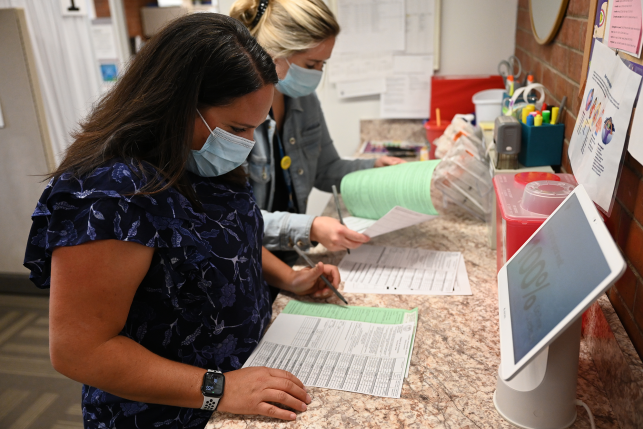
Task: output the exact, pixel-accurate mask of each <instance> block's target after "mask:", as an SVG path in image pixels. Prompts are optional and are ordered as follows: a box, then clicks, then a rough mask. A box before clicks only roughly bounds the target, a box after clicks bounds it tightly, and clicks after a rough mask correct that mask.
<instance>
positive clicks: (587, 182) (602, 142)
mask: <svg viewBox="0 0 643 429" xmlns="http://www.w3.org/2000/svg"><path fill="white" fill-rule="evenodd" d="M640 83H641V76H640V75H639V74H636V73H634V72H633V71H631V70H630V69H629V68H628V67H627V66H626V65H625V64H623V62H622V61H621V59H620V58H619V57H618V56H617V55H615V54H614V51H612V50H611V49H610V48H608V47H607V46H605V45H604V44H602V43H600V42H597V43H594V52H593V54H592V61H591V65H590V68H589V73H588V75H587V83H586V85H585V93H584V94H583V99H582V101H581V106H580V111H579V112H578V116H577V119H576V126H575V127H574V131H573V133H572V138H571V141H570V143H569V150H568V154H569V159H570V161H571V165H572V169H573V170H574V176H575V177H576V180H577V181H578V183H579V184H582V185H584V186H585V189H586V190H587V193H588V194H589V196H590V197H591V198H592V200H593V201H594V202H595V203H596V204H598V206H599V207H600V208H601V209H602V210H603V211H604V212H606V213H610V211H611V205H612V202H613V197H614V192H615V188H616V181H617V179H618V173H619V167H620V161H621V156H622V155H623V148H624V146H625V138H626V137H627V129H628V128H629V125H630V117H631V115H632V106H633V105H634V99H635V98H636V94H637V92H638V89H639V84H640Z"/></svg>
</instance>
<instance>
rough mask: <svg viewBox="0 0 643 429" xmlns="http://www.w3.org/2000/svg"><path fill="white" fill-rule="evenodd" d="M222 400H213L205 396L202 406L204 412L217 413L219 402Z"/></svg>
mask: <svg viewBox="0 0 643 429" xmlns="http://www.w3.org/2000/svg"><path fill="white" fill-rule="evenodd" d="M220 399H221V398H211V397H209V396H205V395H204V396H203V405H201V409H202V410H206V411H215V410H216V409H217V407H218V406H219V400H220Z"/></svg>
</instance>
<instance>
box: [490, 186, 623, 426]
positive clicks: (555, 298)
mask: <svg viewBox="0 0 643 429" xmlns="http://www.w3.org/2000/svg"><path fill="white" fill-rule="evenodd" d="M624 271H625V261H624V260H623V258H622V256H621V253H620V251H619V250H618V248H617V247H616V244H615V243H614V240H613V239H612V237H611V236H610V234H609V231H608V230H607V228H606V227H605V225H604V223H603V221H602V218H601V216H600V215H599V213H598V211H597V210H596V207H595V205H594V203H593V202H592V200H591V198H590V197H589V196H588V195H587V192H586V191H585V188H584V187H583V186H582V185H580V186H578V187H577V188H576V189H574V191H573V192H572V193H571V194H570V195H569V196H568V197H567V199H565V201H563V202H562V203H561V204H560V206H559V207H558V208H557V209H556V211H554V212H553V213H552V214H551V216H550V217H549V218H548V219H547V220H546V221H545V222H544V223H543V224H542V225H541V227H540V228H539V229H538V230H537V231H536V232H535V233H534V235H532V236H531V238H530V239H529V240H528V241H527V242H526V243H525V244H524V245H523V246H522V247H521V248H520V249H519V250H518V251H517V252H516V254H515V255H514V256H513V257H512V258H511V259H510V260H509V261H507V263H506V264H505V265H504V266H503V267H502V269H501V270H500V271H499V272H498V306H499V312H500V355H501V362H500V368H499V369H498V383H497V387H496V392H495V393H494V405H495V406H496V409H497V410H498V412H499V413H500V415H501V416H502V417H503V418H505V419H506V420H507V421H509V422H510V423H512V424H514V425H516V426H518V427H523V428H530V429H532V428H533V429H536V428H566V427H568V426H570V425H571V424H572V423H573V422H574V420H575V419H576V405H575V400H576V382H577V376H578V353H579V349H580V334H581V332H580V331H581V316H582V314H583V312H584V311H585V310H586V309H587V308H589V307H590V305H592V303H594V301H596V300H597V299H598V298H599V296H600V294H602V293H604V292H605V291H606V290H607V289H608V288H609V287H610V286H611V285H612V284H613V283H614V282H615V281H616V280H617V279H618V278H619V277H620V276H621V275H622V274H623V272H624Z"/></svg>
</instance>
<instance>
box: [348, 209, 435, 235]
mask: <svg viewBox="0 0 643 429" xmlns="http://www.w3.org/2000/svg"><path fill="white" fill-rule="evenodd" d="M436 217H438V216H432V215H426V214H424V213H418V212H416V211H413V210H409V209H405V208H404V207H400V206H395V207H393V208H392V209H391V210H390V211H389V212H388V213H386V214H385V215H384V216H382V217H381V218H380V219H379V220H377V221H375V220H372V219H364V218H359V217H353V216H350V217H347V218H345V219H344V223H345V224H346V226H347V227H348V228H350V229H352V230H353V231H357V232H360V233H362V234H366V235H368V236H369V237H377V236H378V235H382V234H387V233H389V232H393V231H397V230H398V229H402V228H407V227H409V226H413V225H417V224H418V223H422V222H426V221H428V220H431V219H435V218H436Z"/></svg>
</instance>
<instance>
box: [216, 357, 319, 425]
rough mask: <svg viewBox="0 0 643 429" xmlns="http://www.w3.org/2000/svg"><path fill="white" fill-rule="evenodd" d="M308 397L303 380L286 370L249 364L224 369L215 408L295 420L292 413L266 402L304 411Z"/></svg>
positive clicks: (223, 410) (229, 411)
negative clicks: (236, 368) (222, 386)
mask: <svg viewBox="0 0 643 429" xmlns="http://www.w3.org/2000/svg"><path fill="white" fill-rule="evenodd" d="M310 401H311V398H310V395H308V394H307V393H306V390H305V388H304V385H303V383H302V382H301V381H299V379H298V378H297V377H295V376H294V375H292V374H291V373H289V372H288V371H284V370H281V369H272V368H266V367H251V368H243V369H238V370H236V371H230V372H226V373H225V388H224V391H223V397H222V398H221V401H219V406H218V407H217V411H222V412H226V413H233V414H259V415H262V416H268V417H274V418H277V419H282V420H295V419H296V418H297V416H296V415H295V413H293V412H292V411H289V410H284V409H283V408H279V407H277V406H275V405H272V404H269V403H268V402H277V403H279V404H282V405H285V406H287V407H290V408H292V409H293V410H299V411H306V409H307V408H308V407H307V404H310Z"/></svg>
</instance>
